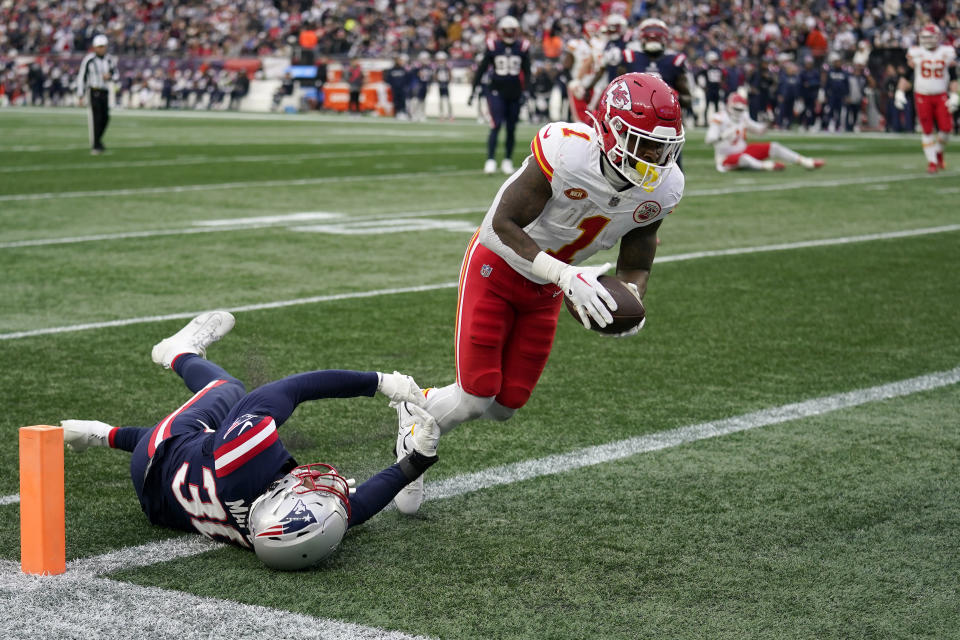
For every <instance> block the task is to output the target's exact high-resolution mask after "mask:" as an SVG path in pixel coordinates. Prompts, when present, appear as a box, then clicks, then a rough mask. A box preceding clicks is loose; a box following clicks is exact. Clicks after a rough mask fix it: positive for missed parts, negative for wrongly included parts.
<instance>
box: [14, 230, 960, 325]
mask: <svg viewBox="0 0 960 640" xmlns="http://www.w3.org/2000/svg"><path fill="white" fill-rule="evenodd" d="M953 231H960V224H953V225H944V226H941V227H927V228H923V229H909V230H906V231H889V232H886V233H871V234H867V235H862V236H845V237H840V238H824V239H822V240H806V241H802V242H789V243H782V244H770V245H762V246H758V247H738V248H733V249H717V250H712V251H697V252H693V253H682V254H677V255H672V256H669V255H668V256H661V257H658V258H657V259H656V262H657V263H667V262H683V261H685V260H695V259H699V258H711V257H720V256H735V255H744V254H749V253H762V252H768V251H786V250H791V249H803V248H808V247H827V246H832V245H841V244H851V243H855V242H868V241H873V240H890V239H894V238H906V237H911V236H922V235H930V234H936V233H949V232H953ZM456 286H457V283H456V282H443V283H437V284H432V285H420V286H414V287H398V288H393V289H376V290H373V291H357V292H351V293H341V294H330V295H323V296H311V297H308V298H294V299H291V300H277V301H274V302H263V303H258V304H250V305H242V306H230V307H228V308H229V310H230V311H234V312H242V311H260V310H263V309H280V308H283V307H293V306H297V305H303V304H314V303H319V302H334V301H337V300H349V299H353V298H372V297H375V296H382V295H393V294H398V293H413V292H417V291H432V290H434V289H450V288H453V287H456ZM199 313H201V312H200V311H184V312H181V313H173V314H167V315H161V316H142V317H138V318H124V319H120V320H107V321H103V322H89V323H85V324H73V325H65V326H61V327H47V328H44V329H30V330H27V331H14V332H11V333H0V340H16V339H19V338H31V337H35V336H42V335H51V334H58V333H70V332H73V331H86V330H89V329H105V328H108V327H123V326H127V325H131V324H145V323H149V322H162V321H166V320H183V319H188V318H193V317H195V316H196V315H197V314H199Z"/></svg>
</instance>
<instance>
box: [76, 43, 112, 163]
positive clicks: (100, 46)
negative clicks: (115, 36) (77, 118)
mask: <svg viewBox="0 0 960 640" xmlns="http://www.w3.org/2000/svg"><path fill="white" fill-rule="evenodd" d="M116 77H117V63H116V61H115V60H114V59H113V57H112V56H108V55H107V36H105V35H102V34H100V35H97V36H95V37H94V38H93V51H92V52H91V53H88V54H87V55H86V56H84V58H83V60H82V61H81V62H80V75H79V76H78V77H77V93H78V94H79V95H80V96H81V97H83V96H84V95H86V96H87V100H88V101H89V103H90V117H89V118H88V123H87V124H88V126H89V129H90V153H92V154H93V155H95V156H97V155H100V154H101V153H103V152H104V147H103V143H102V142H101V138H103V132H104V131H106V130H107V122H109V121H110V82H111V80H113V79H115V78H116Z"/></svg>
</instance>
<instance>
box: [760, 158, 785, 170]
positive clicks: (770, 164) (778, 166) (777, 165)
mask: <svg viewBox="0 0 960 640" xmlns="http://www.w3.org/2000/svg"><path fill="white" fill-rule="evenodd" d="M762 166H763V168H764V170H766V171H783V170H784V169H786V166H785V165H784V164H783V163H782V162H774V161H773V160H764V161H763V163H762Z"/></svg>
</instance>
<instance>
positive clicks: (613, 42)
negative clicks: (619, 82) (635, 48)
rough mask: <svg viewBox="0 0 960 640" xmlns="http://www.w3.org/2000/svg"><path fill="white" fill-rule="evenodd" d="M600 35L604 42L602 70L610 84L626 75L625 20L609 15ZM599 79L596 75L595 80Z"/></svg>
mask: <svg viewBox="0 0 960 640" xmlns="http://www.w3.org/2000/svg"><path fill="white" fill-rule="evenodd" d="M601 33H602V36H603V38H604V40H605V41H606V45H604V49H603V65H604V66H603V69H604V70H605V71H606V73H607V78H606V82H612V81H613V79H614V78H616V77H617V76H619V75H621V74H623V73H626V70H625V66H624V58H623V56H624V52H626V50H627V41H626V38H627V19H626V18H624V17H623V16H621V15H619V14H616V13H612V14H610V15H609V16H607V18H606V19H605V20H604V21H603V27H602V29H601ZM599 79H600V78H599V75H598V76H597V80H599ZM594 84H596V83H594Z"/></svg>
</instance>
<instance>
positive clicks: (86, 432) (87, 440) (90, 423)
mask: <svg viewBox="0 0 960 640" xmlns="http://www.w3.org/2000/svg"><path fill="white" fill-rule="evenodd" d="M60 426H61V427H63V443H64V444H65V445H67V447H68V448H69V449H70V450H71V451H76V452H78V453H79V452H81V451H86V450H87V448H88V447H109V446H110V432H111V431H112V430H113V427H111V426H110V425H108V424H106V423H104V422H100V421H99V420H61V421H60Z"/></svg>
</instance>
